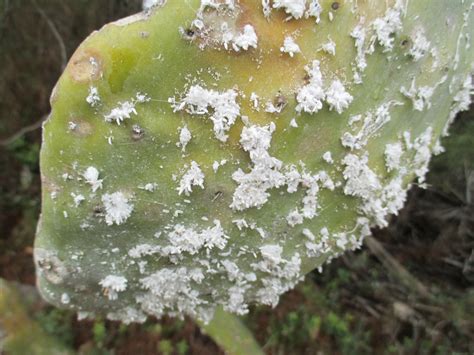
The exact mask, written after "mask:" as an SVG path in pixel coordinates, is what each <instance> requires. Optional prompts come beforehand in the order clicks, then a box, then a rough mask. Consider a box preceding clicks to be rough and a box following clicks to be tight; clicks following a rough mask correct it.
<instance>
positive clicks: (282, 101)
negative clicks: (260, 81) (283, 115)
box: [273, 92, 288, 112]
mask: <svg viewBox="0 0 474 355" xmlns="http://www.w3.org/2000/svg"><path fill="white" fill-rule="evenodd" d="M287 104H288V100H287V99H286V97H285V96H283V94H282V93H281V92H279V93H278V94H277V96H276V97H275V100H274V101H273V105H275V107H276V108H277V110H278V111H279V112H281V111H282V110H283V109H284V108H285V106H286V105H287Z"/></svg>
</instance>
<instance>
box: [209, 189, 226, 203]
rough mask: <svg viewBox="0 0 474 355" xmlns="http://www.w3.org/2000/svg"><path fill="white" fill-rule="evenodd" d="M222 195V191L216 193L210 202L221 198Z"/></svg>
mask: <svg viewBox="0 0 474 355" xmlns="http://www.w3.org/2000/svg"><path fill="white" fill-rule="evenodd" d="M223 194H224V193H223V192H222V191H217V192H216V193H215V194H214V197H213V199H212V202H214V201H216V200H217V199H219V198H221V197H222V195H223Z"/></svg>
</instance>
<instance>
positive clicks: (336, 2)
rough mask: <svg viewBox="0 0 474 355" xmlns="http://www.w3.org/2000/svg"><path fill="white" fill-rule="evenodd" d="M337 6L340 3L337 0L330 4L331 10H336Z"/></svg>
mask: <svg viewBox="0 0 474 355" xmlns="http://www.w3.org/2000/svg"><path fill="white" fill-rule="evenodd" d="M339 7H340V4H339V2H338V1H334V2H333V3H332V4H331V9H333V10H337V9H339Z"/></svg>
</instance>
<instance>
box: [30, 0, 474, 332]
mask: <svg viewBox="0 0 474 355" xmlns="http://www.w3.org/2000/svg"><path fill="white" fill-rule="evenodd" d="M149 3H152V4H151V5H150V6H151V7H150V8H149V9H148V10H147V11H145V12H143V13H141V14H139V15H135V16H132V17H129V18H126V19H123V20H121V21H118V22H115V23H111V24H109V25H106V26H105V27H104V28H102V29H101V30H100V31H97V32H94V33H93V34H92V35H91V36H90V37H89V38H87V40H86V41H85V42H84V43H82V44H81V45H80V47H79V48H78V49H77V51H76V52H75V53H74V55H73V56H72V58H71V60H70V62H69V64H68V66H67V68H66V70H65V72H64V74H63V75H62V76H61V78H60V80H59V82H58V84H57V86H56V88H55V90H54V92H53V94H52V97H51V105H52V112H51V116H50V117H49V119H48V120H47V122H46V123H45V124H44V127H43V146H42V150H41V172H42V184H43V196H42V197H43V200H42V215H41V220H40V222H39V225H38V232H37V238H36V245H35V260H36V266H37V274H38V284H39V288H40V290H41V293H42V294H43V296H44V297H45V298H46V299H47V300H48V301H50V302H51V303H53V304H56V305H58V306H63V307H67V308H71V309H74V310H77V311H78V312H79V314H80V315H81V316H85V317H87V316H93V315H94V314H104V315H106V316H107V317H108V318H109V319H113V320H121V321H123V322H126V323H128V322H142V321H144V320H145V319H146V317H147V316H148V315H153V316H157V317H160V316H162V315H165V314H167V315H172V316H182V315H190V316H192V317H194V318H196V319H199V320H201V321H203V322H208V321H210V320H211V319H212V317H213V312H214V311H215V309H216V307H222V308H223V309H224V310H226V311H229V312H232V313H235V314H245V313H247V312H248V309H249V305H251V304H265V305H271V306H275V305H276V304H277V303H278V299H279V296H280V295H281V294H282V293H284V292H285V291H287V290H289V289H291V288H293V287H294V286H295V285H296V283H298V282H299V281H300V280H302V278H303V277H304V275H305V274H306V273H308V272H309V271H311V270H313V269H315V268H319V269H322V267H323V266H324V264H325V263H328V262H330V261H331V260H332V259H334V258H335V257H337V256H339V255H341V254H342V253H343V252H344V251H346V250H353V249H357V248H360V247H361V244H362V241H363V238H364V236H367V235H368V234H369V233H370V228H371V227H375V226H379V227H384V226H386V225H387V218H388V216H389V215H391V214H396V213H397V211H398V210H399V209H400V208H401V207H402V206H403V204H404V201H405V198H406V192H407V189H408V188H409V186H410V184H411V183H412V182H413V181H416V182H417V183H420V184H422V183H423V181H424V177H425V174H426V172H427V168H428V163H429V160H430V157H431V155H432V154H433V153H434V154H436V153H439V152H441V151H442V147H441V146H440V144H439V137H440V136H441V135H442V134H443V133H444V134H446V132H447V127H448V126H449V124H450V123H451V122H452V121H453V119H454V117H455V115H456V114H457V113H458V112H459V111H461V110H466V109H467V108H468V106H469V104H470V99H471V97H470V96H471V93H472V90H473V85H472V80H471V74H472V72H473V68H474V67H473V51H474V47H473V46H472V45H471V44H472V43H471V39H472V38H473V37H474V33H473V32H474V14H473V10H474V9H473V8H474V3H473V1H472V0H465V1H461V0H416V1H409V0H387V1H368V0H358V1H357V0H352V1H351V0H345V1H338V2H334V1H327V0H319V1H318V0H286V1H284V0H273V1H271V0H264V1H261V2H260V1H250V0H240V1H239V0H200V1H199V0H175V1H155V2H153V1H151V2H149ZM153 3H154V5H153Z"/></svg>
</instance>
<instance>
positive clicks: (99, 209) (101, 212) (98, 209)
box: [92, 206, 105, 217]
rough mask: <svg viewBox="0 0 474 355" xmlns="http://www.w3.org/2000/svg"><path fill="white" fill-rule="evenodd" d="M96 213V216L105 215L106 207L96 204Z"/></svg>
mask: <svg viewBox="0 0 474 355" xmlns="http://www.w3.org/2000/svg"><path fill="white" fill-rule="evenodd" d="M92 212H93V213H94V216H96V217H101V216H103V215H104V212H105V211H104V208H103V207H102V206H95V207H94V209H93V210H92Z"/></svg>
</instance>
